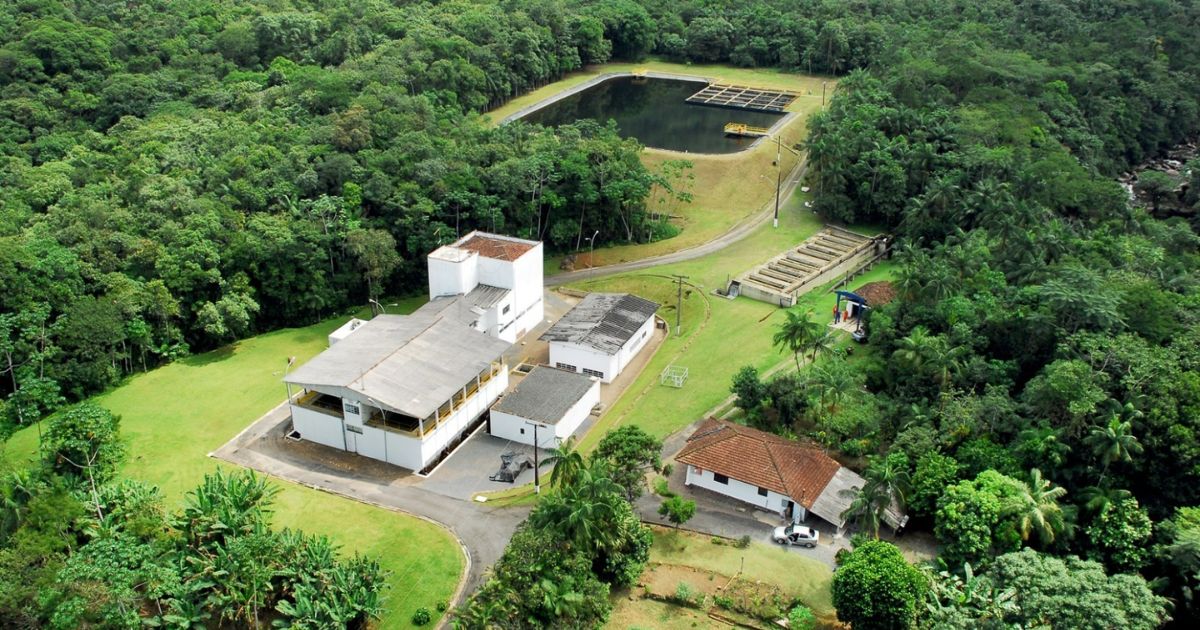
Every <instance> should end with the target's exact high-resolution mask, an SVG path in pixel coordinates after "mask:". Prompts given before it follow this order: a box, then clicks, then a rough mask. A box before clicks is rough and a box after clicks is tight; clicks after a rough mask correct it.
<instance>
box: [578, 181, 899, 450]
mask: <svg viewBox="0 0 1200 630" xmlns="http://www.w3.org/2000/svg"><path fill="white" fill-rule="evenodd" d="M806 198H807V195H802V194H797V195H796V196H794V197H793V198H792V200H791V202H790V203H789V204H788V205H787V207H785V208H784V212H783V213H782V214H781V219H780V225H779V228H777V229H776V228H772V227H771V225H770V223H767V224H765V225H763V226H762V227H760V228H758V229H757V230H756V231H755V232H754V233H753V234H752V235H751V236H749V237H747V238H746V239H745V240H742V241H740V242H738V243H736V244H734V245H731V246H730V247H728V248H726V249H724V250H722V251H720V252H718V253H716V254H712V255H710V256H705V257H702V258H698V259H696V260H692V261H687V262H683V263H678V264H673V265H666V266H663V267H656V268H654V269H653V270H652V271H649V272H634V273H630V274H622V275H617V276H612V277H607V278H601V279H597V280H592V281H585V282H580V283H577V284H573V285H571V287H572V288H575V289H580V290H584V291H617V292H622V291H628V292H632V293H636V294H638V295H643V296H645V297H647V298H650V299H653V300H656V301H659V302H661V303H663V304H664V305H666V306H665V307H664V308H663V309H662V310H660V311H659V314H660V315H662V316H663V317H664V318H665V319H667V320H668V321H669V322H670V323H671V324H672V326H673V325H674V322H675V309H674V304H675V301H676V287H675V284H674V282H673V281H672V279H671V278H670V275H671V274H683V275H686V276H688V282H690V283H692V284H693V285H695V286H696V287H697V288H692V289H691V291H690V293H689V294H688V295H687V297H685V299H684V305H683V327H682V332H683V334H682V335H681V336H678V337H677V336H675V335H672V336H671V337H670V338H669V339H668V340H667V341H666V343H665V344H664V345H663V347H662V348H661V349H659V351H658V353H657V354H656V355H655V356H654V358H653V359H652V360H651V361H650V363H649V365H648V366H647V367H646V370H645V371H644V372H643V373H642V374H641V376H639V377H638V378H637V380H635V381H634V383H633V384H632V385H631V386H630V388H629V389H628V390H627V391H626V392H625V394H624V395H623V396H622V397H621V398H620V399H619V400H618V401H617V402H616V403H615V404H614V405H613V406H612V407H611V408H610V409H609V410H608V412H606V413H605V414H604V416H603V417H602V418H601V419H600V420H599V422H597V423H596V426H595V427H593V429H592V430H591V431H590V432H589V433H588V435H587V436H586V437H585V438H584V439H583V440H582V442H581V448H583V449H584V450H590V449H591V448H593V447H594V446H595V444H596V443H597V442H598V441H599V440H600V438H601V437H603V436H604V434H605V433H606V432H607V431H610V430H612V429H614V428H616V427H618V426H620V425H622V424H626V423H630V424H636V425H638V426H640V427H641V428H643V429H645V430H646V431H647V432H649V433H651V434H653V435H655V436H658V437H664V436H667V435H669V434H671V433H673V432H675V431H678V430H679V429H681V428H683V427H685V426H687V425H688V424H691V423H692V422H695V421H696V420H699V419H701V418H702V417H703V416H704V414H705V413H706V412H707V411H709V410H710V409H712V408H713V407H715V406H716V405H718V404H719V403H720V402H721V401H723V400H724V399H725V398H727V397H728V396H729V395H730V391H729V386H730V382H731V381H732V379H733V375H734V373H736V372H737V371H738V370H739V369H741V367H742V366H744V365H752V366H754V367H755V368H757V369H758V370H759V373H760V374H761V373H763V372H766V371H767V370H769V369H770V368H772V367H774V366H776V365H778V364H779V363H780V362H783V361H789V362H790V361H791V360H792V357H791V355H788V354H782V353H780V352H779V351H778V350H777V349H776V348H775V347H774V345H773V343H772V337H773V336H774V334H775V331H776V328H777V327H778V325H779V323H780V322H781V321H783V317H784V315H783V309H780V308H778V307H776V306H772V305H770V304H767V303H764V302H758V301H755V300H750V299H747V298H738V299H736V300H727V299H725V298H723V297H720V296H716V295H712V294H711V291H712V290H713V289H716V288H723V287H724V286H726V283H727V281H728V279H729V278H735V277H737V276H738V275H739V274H741V273H742V272H744V271H746V270H748V269H750V268H751V267H753V266H755V265H757V264H760V263H762V262H765V261H766V260H768V259H770V258H771V257H772V256H774V255H776V254H777V253H779V252H781V251H783V250H784V249H786V248H788V247H791V246H795V245H796V244H798V243H800V242H801V241H803V240H804V239H805V238H807V237H809V236H811V235H812V234H813V233H815V232H816V231H817V230H819V229H820V228H821V227H822V223H821V222H820V220H819V219H818V218H817V217H816V216H815V215H813V214H812V212H811V211H809V210H807V209H805V208H804V207H803V205H802V202H803V201H804V200H805V199H806ZM863 231H864V232H868V231H869V232H873V231H874V230H863ZM891 271H892V266H891V263H886V262H885V263H882V264H880V265H877V266H876V267H875V268H873V269H872V270H871V271H869V272H868V273H867V274H865V275H863V276H861V277H859V278H856V279H855V280H854V281H853V282H852V283H851V285H852V286H855V287H856V286H858V285H859V284H862V283H866V282H870V281H873V280H883V279H887V278H889V277H890V274H891ZM833 303H834V297H833V296H832V295H830V294H829V293H828V287H819V288H816V289H813V290H812V291H810V292H808V293H807V294H805V295H804V296H802V297H801V299H800V301H799V304H798V308H801V309H812V310H813V311H814V317H815V318H816V319H817V321H821V322H824V321H826V319H825V317H826V315H825V313H826V312H827V311H829V310H831V309H832V308H833ZM671 364H674V365H677V366H681V367H686V368H688V371H689V376H688V381H687V383H686V384H685V385H684V386H683V388H682V389H675V388H672V387H668V386H665V385H661V384H659V374H660V373H661V372H662V370H663V368H665V367H666V366H668V365H671Z"/></svg>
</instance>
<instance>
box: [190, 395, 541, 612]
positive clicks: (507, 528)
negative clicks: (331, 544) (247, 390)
mask: <svg viewBox="0 0 1200 630" xmlns="http://www.w3.org/2000/svg"><path fill="white" fill-rule="evenodd" d="M290 426H291V418H290V416H289V413H288V406H287V405H280V406H279V407H276V408H275V409H273V410H271V411H270V412H269V413H267V414H266V415H264V416H263V417H262V418H260V419H259V420H258V421H256V422H255V423H254V424H252V425H250V427H248V428H247V429H246V430H245V431H243V432H242V433H241V434H239V435H238V436H237V437H235V438H234V439H233V440H231V441H229V442H228V443H227V444H225V445H224V446H222V447H221V448H219V449H217V450H216V451H214V452H213V453H211V456H212V457H216V458H219V459H222V460H225V461H228V462H231V463H234V464H238V465H241V466H246V467H248V468H253V469H254V470H257V471H259V472H262V473H265V474H267V475H271V476H273V477H278V478H280V479H286V480H288V481H292V482H295V483H299V484H302V485H305V486H308V487H310V488H316V489H318V490H324V491H327V492H331V493H333V494H338V495H342V496H344V497H348V498H351V499H355V500H357V501H362V502H364V503H370V504H372V505H376V506H379V507H383V508H386V509H391V510H396V511H400V512H405V513H408V514H413V515H415V516H418V517H421V518H425V519H427V520H430V521H434V522H436V523H439V524H441V525H443V526H445V527H446V528H447V529H449V530H450V531H451V533H453V534H454V535H455V537H457V538H458V540H459V542H460V544H462V545H463V547H464V550H465V551H466V552H467V556H468V558H469V566H468V567H467V574H466V576H465V579H464V582H463V584H462V585H461V588H460V590H459V592H458V593H456V594H455V597H454V603H458V602H461V601H462V600H463V599H465V597H466V595H468V594H470V593H471V592H473V591H474V590H475V589H476V588H477V587H478V586H479V585H480V584H481V583H482V582H483V577H484V572H485V571H486V569H487V568H488V567H490V566H492V565H493V564H495V562H496V561H497V560H499V559H500V556H501V555H502V554H503V553H504V547H505V546H506V545H507V544H508V541H509V539H510V538H512V534H513V532H514V531H516V528H517V525H519V524H520V523H521V521H523V520H525V517H526V516H528V515H529V508H528V507H514V508H496V507H493V506H489V505H488V504H486V503H476V502H474V501H469V500H462V499H457V498H452V497H450V496H446V495H445V494H439V493H438V492H433V491H430V490H428V489H425V488H423V487H421V482H422V481H423V480H422V479H421V478H420V477H418V476H417V475H414V474H412V473H410V472H408V471H406V470H404V469H402V468H398V467H396V466H391V465H389V464H385V463H383V462H378V461H375V460H372V459H370V458H367V457H361V456H359V455H354V454H352V453H346V452H344V451H340V450H337V449H333V448H329V447H326V446H322V445H320V444H314V443H312V442H304V441H293V440H289V439H287V438H285V437H284V433H285V431H286V430H287V429H288V428H289V427H290ZM498 461H499V459H498V458H497V462H498ZM526 474H529V473H526ZM485 479H486V477H485Z"/></svg>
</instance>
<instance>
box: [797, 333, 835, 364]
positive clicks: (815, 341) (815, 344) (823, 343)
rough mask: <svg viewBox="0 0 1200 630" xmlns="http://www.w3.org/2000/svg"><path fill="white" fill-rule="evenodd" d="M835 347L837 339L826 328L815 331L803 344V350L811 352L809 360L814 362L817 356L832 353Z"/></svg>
mask: <svg viewBox="0 0 1200 630" xmlns="http://www.w3.org/2000/svg"><path fill="white" fill-rule="evenodd" d="M836 345H837V337H836V336H835V335H834V334H833V332H832V331H831V330H829V329H828V328H826V329H825V330H819V331H817V332H816V334H814V335H813V336H812V337H811V338H810V339H809V340H808V342H807V343H805V344H804V348H805V349H806V350H809V351H810V352H812V359H811V360H812V361H816V360H817V355H818V354H820V355H827V354H829V353H831V352H833V349H834V347H835V346H836Z"/></svg>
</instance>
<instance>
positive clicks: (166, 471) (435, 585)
mask: <svg viewBox="0 0 1200 630" xmlns="http://www.w3.org/2000/svg"><path fill="white" fill-rule="evenodd" d="M421 301H422V300H421V299H413V300H403V301H401V306H400V307H399V310H404V311H408V310H412V309H413V308H415V307H416V306H417V305H418V304H420V302H421ZM343 321H344V319H343V318H337V319H333V320H329V321H327V322H323V323H321V324H318V325H316V326H310V327H308V328H300V329H292V330H282V331H277V332H274V333H270V334H266V335H260V336H258V337H254V338H251V339H247V340H244V341H241V342H238V343H237V344H234V345H232V346H229V347H226V348H223V349H221V350H216V351H214V352H211V353H207V354H203V355H197V356H195V357H189V358H186V359H183V360H180V361H177V362H175V363H172V364H171V365H168V366H165V367H162V368H159V369H157V370H153V371H151V372H148V373H145V374H140V375H138V376H135V377H133V378H132V379H130V381H129V382H128V383H127V384H126V385H124V386H122V387H119V388H117V389H114V390H112V391H111V392H109V393H107V394H104V395H103V396H100V397H97V398H96V399H94V400H95V402H96V404H98V405H102V406H104V407H106V408H108V409H110V410H112V412H113V413H114V414H116V415H117V416H120V418H121V433H122V442H123V444H125V445H126V448H127V451H128V454H129V455H128V457H127V458H126V459H125V462H124V463H123V465H122V466H121V468H120V474H121V475H122V476H125V477H129V478H132V479H136V480H139V481H143V482H145V483H149V484H153V485H155V486H158V487H159V488H160V489H161V491H162V494H163V499H164V502H165V503H166V505H174V504H178V503H179V502H180V501H182V499H183V497H184V494H185V493H186V492H187V491H189V490H191V489H192V488H194V487H195V486H196V485H197V484H198V483H200V480H201V479H202V478H203V477H204V475H206V474H209V473H211V472H213V471H214V470H217V469H218V468H219V467H218V465H217V464H216V462H215V461H214V460H212V459H210V458H208V457H207V456H206V455H207V453H209V452H211V451H213V450H215V449H216V448H217V447H219V446H220V445H221V444H223V443H225V442H226V441H228V440H229V439H230V438H232V437H233V436H234V435H236V434H237V433H238V432H239V431H241V430H242V429H244V428H245V427H246V426H248V425H249V424H250V423H251V422H253V421H254V419H256V418H258V417H259V416H260V415H262V414H263V413H264V412H266V411H267V410H269V409H271V408H272V407H273V406H274V405H276V404H278V403H279V402H280V401H282V400H283V398H284V396H285V395H286V392H285V391H284V389H283V385H282V384H281V383H280V378H282V375H283V369H284V368H285V366H286V362H287V358H288V356H291V355H294V356H296V357H297V362H298V363H302V362H303V361H305V360H307V359H309V358H311V357H312V356H314V355H316V353H318V352H319V351H320V350H322V349H323V348H324V347H325V345H326V338H327V336H328V334H329V332H331V331H332V330H333V329H334V328H336V327H337V326H339V325H341V323H342V322H343ZM37 431H38V429H37V428H35V427H29V428H27V429H24V430H22V431H20V432H19V433H17V434H16V435H14V436H13V437H12V438H11V439H10V440H9V441H8V442H7V443H6V445H5V449H4V452H3V454H4V456H5V460H6V462H7V463H8V465H10V466H13V467H23V466H25V462H27V461H29V460H30V458H32V457H33V456H34V455H35V453H36V452H37V440H38V432H37ZM279 488H280V491H279V493H278V494H277V495H276V496H275V498H274V503H273V505H272V515H271V522H272V523H273V524H274V525H275V526H276V527H288V528H292V529H301V530H303V531H305V532H307V533H310V534H317V535H324V536H328V537H330V538H331V539H332V540H333V541H334V542H336V544H338V545H339V546H341V547H342V549H344V550H345V551H347V552H353V553H359V554H363V555H365V556H368V557H372V558H375V559H376V560H377V561H378V562H379V564H380V567H381V568H382V570H383V571H385V572H386V573H387V575H388V577H387V580H386V581H387V584H388V586H389V588H388V589H387V591H386V592H385V593H384V614H383V617H382V621H381V623H382V624H383V625H384V626H386V627H397V626H404V625H406V624H407V623H408V621H409V618H410V617H411V616H412V614H413V611H415V610H416V609H417V608H418V607H419V606H427V607H428V606H430V605H431V604H432V603H433V602H436V601H438V600H444V599H448V598H449V597H450V596H451V595H452V594H453V592H454V589H455V587H456V586H457V584H458V580H459V577H460V576H461V575H462V571H463V567H464V559H463V557H462V553H461V551H460V550H459V547H458V545H457V543H455V541H454V539H453V538H452V537H451V536H450V535H449V534H448V533H447V532H446V531H444V530H443V529H442V528H440V527H438V526H436V525H433V524H431V523H427V522H425V521H422V520H418V519H415V518H412V517H408V516H404V515H400V514H396V513H392V512H388V511H386V510H382V509H379V508H375V507H371V506H368V505H364V504H361V503H357V502H354V501H351V500H349V499H344V498H341V497H336V496H333V495H330V494H326V493H324V492H319V491H316V490H311V489H308V488H304V487H301V486H296V485H293V484H290V483H280V484H279Z"/></svg>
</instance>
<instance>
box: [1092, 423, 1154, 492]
mask: <svg viewBox="0 0 1200 630" xmlns="http://www.w3.org/2000/svg"><path fill="white" fill-rule="evenodd" d="M1087 443H1088V445H1089V446H1091V447H1092V453H1093V454H1094V455H1095V456H1096V457H1098V458H1099V459H1100V461H1102V462H1104V469H1103V470H1101V471H1100V482H1099V484H1103V482H1104V475H1106V474H1108V467H1109V465H1111V464H1112V463H1114V462H1128V461H1133V456H1134V455H1140V454H1141V452H1142V444H1141V442H1138V439H1137V436H1135V435H1134V434H1133V424H1132V423H1130V422H1129V421H1126V420H1121V418H1119V417H1117V416H1113V417H1112V418H1111V419H1109V421H1108V424H1106V425H1104V426H1100V427H1093V428H1092V432H1091V435H1089V436H1088V438H1087Z"/></svg>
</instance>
